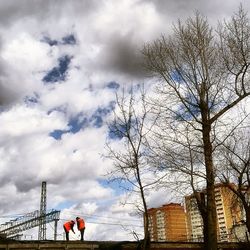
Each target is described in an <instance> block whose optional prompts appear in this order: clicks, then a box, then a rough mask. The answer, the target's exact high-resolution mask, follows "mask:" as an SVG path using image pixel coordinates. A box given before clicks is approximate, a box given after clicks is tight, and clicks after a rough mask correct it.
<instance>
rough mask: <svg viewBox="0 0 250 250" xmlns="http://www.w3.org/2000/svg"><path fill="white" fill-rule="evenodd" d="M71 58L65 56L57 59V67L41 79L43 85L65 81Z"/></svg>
mask: <svg viewBox="0 0 250 250" xmlns="http://www.w3.org/2000/svg"><path fill="white" fill-rule="evenodd" d="M71 59H72V57H70V56H68V55H65V56H62V57H60V58H59V59H58V66H57V67H54V68H53V69H51V70H50V71H49V72H48V73H47V74H46V75H45V76H44V78H43V81H44V82H45V83H55V82H59V81H65V79H66V75H67V70H68V68H69V64H70V61H71Z"/></svg>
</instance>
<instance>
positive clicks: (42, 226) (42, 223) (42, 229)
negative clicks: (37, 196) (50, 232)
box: [38, 181, 47, 240]
mask: <svg viewBox="0 0 250 250" xmlns="http://www.w3.org/2000/svg"><path fill="white" fill-rule="evenodd" d="M46 203H47V202H46V181H43V182H42V188H41V202H40V220H39V230H38V240H46Z"/></svg>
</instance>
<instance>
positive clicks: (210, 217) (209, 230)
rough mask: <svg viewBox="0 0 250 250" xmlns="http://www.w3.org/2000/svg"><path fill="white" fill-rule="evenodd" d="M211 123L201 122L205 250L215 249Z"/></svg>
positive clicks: (215, 228)
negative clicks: (205, 185)
mask: <svg viewBox="0 0 250 250" xmlns="http://www.w3.org/2000/svg"><path fill="white" fill-rule="evenodd" d="M210 131H211V124H209V123H204V124H203V129H202V133H203V146H204V157H205V166H206V177H207V179H206V182H207V202H206V207H207V216H206V221H203V223H204V229H206V230H204V233H205V234H207V235H204V243H205V248H206V249H207V250H217V213H216V205H215V191H214V178H215V176H214V166H213V157H212V153H213V151H212V143H211V140H210Z"/></svg>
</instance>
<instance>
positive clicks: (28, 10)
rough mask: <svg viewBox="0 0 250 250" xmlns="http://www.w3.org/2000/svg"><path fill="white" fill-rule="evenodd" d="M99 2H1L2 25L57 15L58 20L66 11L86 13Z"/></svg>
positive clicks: (12, 0) (23, 0) (89, 0)
mask: <svg viewBox="0 0 250 250" xmlns="http://www.w3.org/2000/svg"><path fill="white" fill-rule="evenodd" d="M98 2H101V1H97V0H84V1H82V0H74V4H73V2H71V1H67V0H22V1H16V0H8V1H1V8H0V25H3V26H6V25H10V24H11V23H12V22H15V21H17V20H20V19H22V18H24V17H27V16H30V17H34V18H38V19H43V20H44V18H45V17H49V16H51V15H52V14H56V15H57V18H58V17H59V16H60V14H62V13H63V12H64V11H65V9H67V11H68V12H73V13H80V12H82V13H84V15H86V14H87V13H88V12H90V11H91V10H92V9H95V8H97V7H98Z"/></svg>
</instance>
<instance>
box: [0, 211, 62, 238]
mask: <svg viewBox="0 0 250 250" xmlns="http://www.w3.org/2000/svg"><path fill="white" fill-rule="evenodd" d="M59 217H60V211H58V210H51V211H50V212H48V213H46V214H44V215H42V216H40V212H39V211H38V210H36V211H34V212H31V213H27V214H25V215H24V216H22V217H18V218H16V219H14V220H11V221H9V222H6V223H4V224H1V225H0V233H2V234H6V236H7V237H13V236H15V235H17V234H18V233H20V232H22V231H26V230H29V229H31V228H34V227H37V226H40V225H41V222H43V223H45V224H46V223H50V222H52V221H55V223H56V222H57V221H58V220H59ZM55 235H56V233H55Z"/></svg>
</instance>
